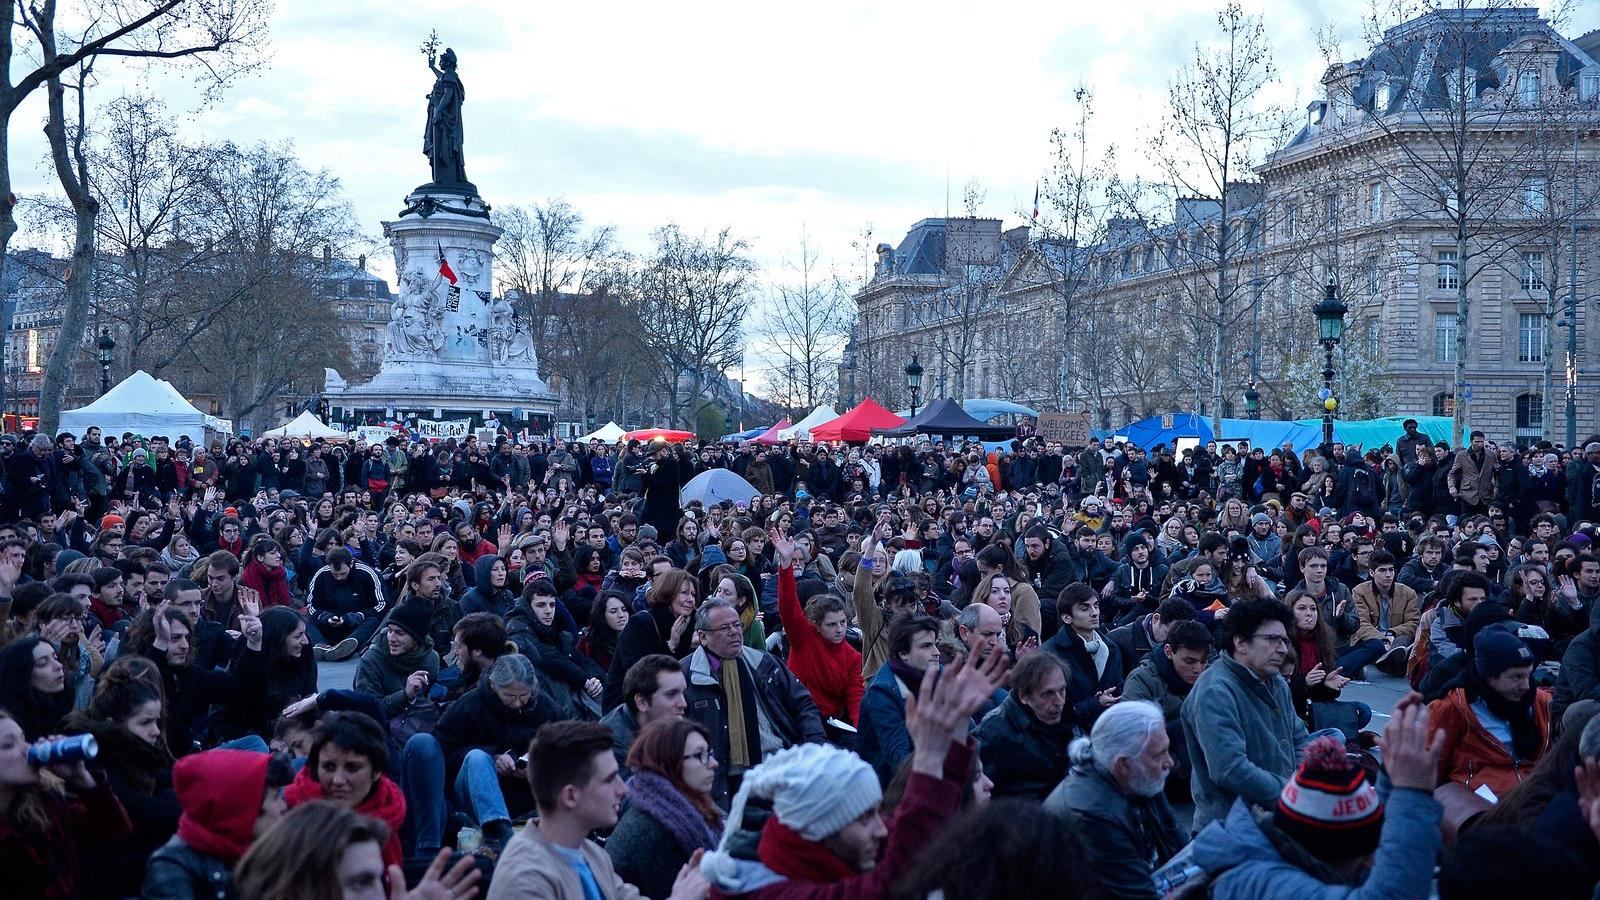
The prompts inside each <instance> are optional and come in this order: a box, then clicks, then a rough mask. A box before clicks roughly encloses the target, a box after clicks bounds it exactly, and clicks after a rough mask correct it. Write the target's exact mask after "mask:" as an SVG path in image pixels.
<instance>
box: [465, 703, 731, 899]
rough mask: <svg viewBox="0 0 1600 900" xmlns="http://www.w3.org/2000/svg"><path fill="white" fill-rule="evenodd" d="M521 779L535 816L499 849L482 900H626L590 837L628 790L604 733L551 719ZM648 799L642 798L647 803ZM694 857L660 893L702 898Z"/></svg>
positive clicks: (606, 825)
mask: <svg viewBox="0 0 1600 900" xmlns="http://www.w3.org/2000/svg"><path fill="white" fill-rule="evenodd" d="M527 772H528V780H529V783H530V786H531V788H532V790H533V796H534V800H535V801H536V802H537V803H538V806H539V819H538V821H537V822H536V823H532V824H530V825H529V826H528V827H527V828H524V829H522V831H521V832H519V833H518V834H517V836H516V837H514V838H512V839H511V843H510V844H508V845H506V849H505V852H504V853H502V854H501V855H500V859H499V862H498V863H497V864H496V865H495V873H494V874H495V877H494V882H493V884H491V885H490V887H489V896H488V900H535V898H538V900H594V898H596V897H604V898H615V900H631V898H635V897H638V896H639V890H638V889H637V888H636V887H634V886H633V885H631V884H628V883H627V882H626V881H623V880H622V877H621V876H620V875H618V874H617V872H616V870H615V869H614V868H613V867H612V863H611V857H610V856H608V855H607V854H606V851H605V850H602V849H601V848H600V846H599V845H598V844H596V843H595V842H594V841H591V840H589V835H590V833H592V832H595V831H603V830H608V829H610V828H612V826H614V825H616V824H617V813H618V809H619V807H620V806H621V803H622V798H623V797H624V795H626V794H627V792H628V787H627V785H626V784H625V783H624V782H623V780H622V777H621V776H620V775H619V774H618V773H617V760H616V757H615V756H613V755H612V753H611V731H610V729H608V728H606V727H605V726H604V725H598V724H594V723H590V722H555V723H551V724H549V725H546V726H544V727H543V728H540V729H539V734H538V737H536V738H535V739H534V741H533V745H532V746H531V747H530V748H529V749H528V768H527ZM649 802H650V801H646V803H649ZM700 858H701V854H700V852H698V851H697V852H695V853H694V854H692V855H691V856H690V857H689V861H688V862H687V863H685V864H684V865H683V867H682V868H680V869H679V870H678V874H677V876H676V878H674V880H673V882H672V885H671V889H670V891H669V892H668V894H667V896H668V897H669V898H671V900H699V898H702V897H704V896H705V893H706V879H705V877H704V876H702V875H701V874H700Z"/></svg>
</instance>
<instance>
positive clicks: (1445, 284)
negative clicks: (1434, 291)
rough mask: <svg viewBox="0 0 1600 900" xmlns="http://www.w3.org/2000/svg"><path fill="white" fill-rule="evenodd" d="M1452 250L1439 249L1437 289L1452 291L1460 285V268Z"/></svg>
mask: <svg viewBox="0 0 1600 900" xmlns="http://www.w3.org/2000/svg"><path fill="white" fill-rule="evenodd" d="M1458 263H1459V260H1458V259H1457V258H1456V252H1455V251H1454V250H1440V251H1439V279H1438V284H1439V290H1441V291H1453V290H1457V289H1458V288H1460V287H1461V268H1460V266H1459V265H1458Z"/></svg>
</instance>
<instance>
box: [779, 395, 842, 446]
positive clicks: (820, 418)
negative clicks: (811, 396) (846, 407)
mask: <svg viewBox="0 0 1600 900" xmlns="http://www.w3.org/2000/svg"><path fill="white" fill-rule="evenodd" d="M837 418H839V414H838V413H836V412H834V411H833V407H832V406H829V405H828V404H826V403H824V404H822V405H821V406H819V407H817V408H816V409H813V410H812V411H811V412H810V414H808V415H807V416H806V417H805V418H804V419H801V420H800V421H798V422H796V423H794V424H793V425H790V426H789V427H788V428H785V429H783V430H782V431H780V432H778V440H780V441H792V440H797V439H798V440H802V441H808V440H810V439H811V429H813V428H815V427H817V426H818V425H823V424H826V423H828V422H832V421H833V420H834V419H837Z"/></svg>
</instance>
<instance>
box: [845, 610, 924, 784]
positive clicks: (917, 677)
mask: <svg viewBox="0 0 1600 900" xmlns="http://www.w3.org/2000/svg"><path fill="white" fill-rule="evenodd" d="M938 636H939V623H938V622H935V621H934V620H933V619H932V618H930V617H928V616H923V615H915V614H907V615H902V616H900V617H898V618H896V619H895V621H894V624H893V625H892V627H891V628H890V629H889V640H888V651H889V659H888V663H887V665H885V666H883V668H881V669H879V670H878V674H876V675H874V676H872V683H871V685H869V686H868V688H867V693H866V696H865V697H864V698H863V699H862V701H861V718H860V721H859V725H858V727H857V729H856V731H857V733H856V752H857V753H858V754H860V755H861V758H862V759H864V760H866V761H867V764H868V765H870V766H872V768H873V771H875V772H877V773H878V780H879V783H881V784H888V783H889V779H891V778H893V777H894V773H895V770H896V769H898V768H899V767H900V763H901V761H902V760H904V759H906V758H907V757H909V756H910V755H911V751H912V746H911V733H910V731H909V729H908V728H907V727H906V698H908V697H910V696H911V692H912V690H913V688H912V685H917V684H921V683H922V676H923V673H924V672H926V671H927V670H929V669H930V668H933V667H934V664H935V663H937V662H938V661H939V645H938V643H937V641H938Z"/></svg>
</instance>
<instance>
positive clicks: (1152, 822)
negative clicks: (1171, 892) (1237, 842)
mask: <svg viewBox="0 0 1600 900" xmlns="http://www.w3.org/2000/svg"><path fill="white" fill-rule="evenodd" d="M1170 746H1171V741H1170V740H1169V739H1168V737H1167V726H1166V722H1165V721H1164V720H1163V719H1162V716H1161V709H1160V708H1159V707H1157V706H1156V705H1155V704H1154V703H1150V702H1148V701H1143V700H1127V701H1124V702H1122V703H1118V704H1117V705H1115V706H1113V707H1111V708H1110V709H1107V710H1106V711H1105V712H1104V713H1102V714H1101V715H1100V718H1098V719H1096V720H1095V723H1094V728H1093V730H1091V731H1090V732H1089V736H1088V737H1087V738H1078V739H1077V740H1075V741H1073V742H1072V746H1071V747H1070V749H1069V750H1068V753H1069V755H1070V756H1071V758H1072V770H1071V771H1070V772H1068V773H1067V777H1066V778H1065V779H1064V780H1062V782H1061V784H1059V785H1057V786H1056V789H1055V790H1054V791H1051V792H1050V796H1049V797H1048V798H1046V799H1045V801H1044V808H1045V810H1046V811H1048V812H1050V813H1052V814H1054V815H1058V816H1061V817H1063V818H1065V819H1067V820H1068V821H1069V822H1071V823H1073V825H1074V826H1076V827H1075V830H1076V831H1077V833H1078V835H1079V836H1080V837H1082V838H1083V841H1084V844H1085V845H1086V849H1087V850H1088V853H1089V859H1090V863H1091V867H1092V868H1093V869H1094V870H1095V871H1096V872H1099V873H1100V876H1101V878H1102V879H1104V881H1105V889H1106V895H1107V896H1109V897H1115V898H1117V900H1155V898H1156V889H1155V884H1154V883H1153V882H1152V881H1151V879H1150V876H1151V873H1152V872H1154V871H1155V870H1156V869H1157V868H1159V867H1160V866H1161V865H1162V864H1163V863H1165V862H1166V861H1167V860H1169V859H1171V858H1172V856H1173V855H1174V854H1176V853H1177V852H1178V851H1179V850H1181V849H1183V846H1184V844H1187V843H1188V838H1187V836H1186V835H1185V834H1184V833H1183V831H1182V830H1181V829H1179V828H1178V821H1177V817H1176V816H1175V815H1174V814H1173V812H1172V806H1171V804H1169V803H1168V802H1167V798H1166V795H1165V793H1164V792H1163V788H1164V787H1165V785H1166V782H1167V773H1168V772H1170V771H1172V754H1171V752H1170Z"/></svg>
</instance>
